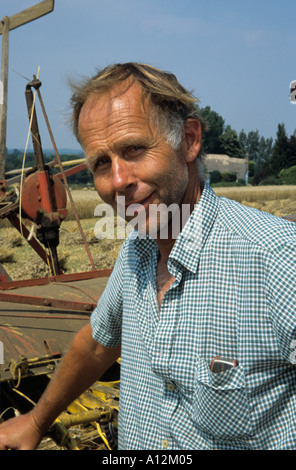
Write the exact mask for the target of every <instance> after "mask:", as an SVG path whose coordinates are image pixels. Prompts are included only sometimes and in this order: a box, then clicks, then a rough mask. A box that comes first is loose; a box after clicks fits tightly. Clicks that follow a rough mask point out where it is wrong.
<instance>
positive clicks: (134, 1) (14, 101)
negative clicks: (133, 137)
mask: <svg viewBox="0 0 296 470" xmlns="http://www.w3.org/2000/svg"><path fill="white" fill-rule="evenodd" d="M37 3H39V2H38V0H1V1H0V19H2V18H3V17H4V16H12V15H14V14H16V13H18V12H20V11H22V10H24V9H26V8H29V7H31V6H33V5H35V4H37ZM295 13H296V4H295V0H281V1H280V0H245V1H242V0H223V1H222V0H182V1H181V0H55V8H54V11H53V12H52V13H50V14H48V15H46V16H44V17H42V18H40V19H37V20H35V21H33V22H31V23H28V24H26V25H24V26H21V27H19V28H17V29H14V30H13V31H11V32H10V35H9V83H8V122H7V147H8V148H9V149H14V148H20V149H22V148H24V147H25V144H26V140H27V135H28V126H29V122H28V118H27V110H26V104H25V95H24V92H25V87H26V84H27V81H28V80H31V79H32V78H33V75H37V72H38V69H39V78H40V80H41V82H42V87H41V89H40V91H41V95H42V98H43V101H44V105H45V108H46V111H47V114H48V118H49V122H50V125H51V128H52V132H53V135H54V138H55V141H56V144H57V147H58V148H59V149H62V148H72V149H79V148H80V147H79V144H78V143H77V142H76V140H75V138H74V137H73V136H72V132H71V129H70V126H69V115H70V105H69V102H70V96H71V90H70V88H69V83H68V80H69V79H74V80H80V79H81V78H83V77H86V76H92V75H94V73H96V71H97V69H101V68H103V67H105V66H107V65H109V64H112V63H115V62H129V61H136V62H142V63H147V64H151V65H153V66H156V67H159V68H161V69H163V70H166V71H170V72H172V73H174V74H175V75H176V76H177V78H178V79H179V81H180V82H181V83H182V84H183V85H184V86H185V87H186V88H187V89H189V90H191V91H193V93H194V94H195V96H196V97H198V98H199V100H200V106H201V107H205V106H210V108H211V109H212V110H214V111H216V112H217V113H219V114H220V115H221V116H222V117H223V119H224V120H225V124H226V125H230V126H231V127H232V128H233V129H235V130H236V131H237V133H239V132H240V131H241V130H242V129H244V131H245V132H246V133H248V132H250V131H255V130H258V131H259V134H260V136H264V137H266V138H268V137H272V138H273V139H275V137H276V132H277V127H278V124H279V123H284V124H285V127H286V131H287V134H288V136H290V135H291V134H292V133H293V132H294V130H295V129H296V106H294V105H292V104H291V102H290V101H289V85H290V82H291V81H293V80H296V47H295V44H296V27H295V21H296V20H295ZM0 41H1V39H0ZM36 109H37V116H38V123H39V129H40V134H41V141H42V145H43V148H44V149H49V148H52V145H51V141H50V137H49V134H48V131H47V129H46V127H45V124H44V119H43V116H42V113H41V110H40V108H39V107H38V102H37V108H36ZM29 149H32V143H31V140H30V143H29Z"/></svg>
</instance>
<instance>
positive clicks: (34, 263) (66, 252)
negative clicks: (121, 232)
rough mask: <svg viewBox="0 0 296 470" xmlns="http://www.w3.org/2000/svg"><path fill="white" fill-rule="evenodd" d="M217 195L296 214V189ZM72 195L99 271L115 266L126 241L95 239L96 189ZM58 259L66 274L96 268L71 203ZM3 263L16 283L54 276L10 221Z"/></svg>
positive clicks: (1, 238)
mask: <svg viewBox="0 0 296 470" xmlns="http://www.w3.org/2000/svg"><path fill="white" fill-rule="evenodd" d="M215 192H216V194H217V195H218V196H226V197H228V198H230V199H234V200H237V201H238V202H240V203H242V204H244V205H248V206H250V207H255V208H257V209H259V210H262V211H265V212H269V213H271V214H274V215H276V216H279V217H283V216H285V215H288V214H295V213H296V186H264V187H240V188H216V189H215ZM72 196H73V199H74V202H75V207H76V210H77V212H78V215H79V219H80V221H81V225H82V227H83V231H84V233H85V236H86V239H87V242H88V245H89V249H90V251H91V254H92V257H93V260H94V263H95V266H96V269H107V268H111V267H113V265H114V263H115V260H116V257H117V254H118V252H119V249H120V246H121V244H122V242H123V240H122V239H117V237H115V239H113V240H112V239H111V240H109V239H103V240H98V239H97V238H96V237H95V232H94V228H95V224H96V222H97V221H98V217H95V216H94V209H95V207H96V206H97V205H98V204H100V203H101V202H102V201H101V200H100V198H99V196H98V195H97V193H96V192H95V191H94V190H92V189H88V190H72ZM58 256H59V259H60V264H61V268H62V269H63V272H64V273H72V272H83V271H89V270H91V269H92V268H91V265H90V262H89V259H88V256H87V252H86V249H85V246H84V242H83V240H82V237H81V235H80V231H79V228H78V225H77V222H76V220H75V217H74V214H73V211H72V208H71V206H70V205H69V204H68V217H67V219H66V220H65V221H64V222H63V223H62V226H61V229H60V244H59V246H58ZM0 263H1V264H2V265H3V267H4V268H5V269H6V271H7V272H8V274H9V275H10V277H11V278H12V279H13V280H18V279H29V278H36V277H43V276H46V275H48V274H50V272H49V269H48V266H47V265H46V264H45V263H44V262H43V261H42V260H40V258H39V257H38V255H37V254H36V253H35V252H34V251H33V250H32V248H31V247H30V246H29V245H28V243H27V242H26V240H25V239H24V238H22V237H21V235H20V234H19V233H18V232H17V231H16V230H15V229H14V228H12V227H10V226H9V223H8V222H7V221H0Z"/></svg>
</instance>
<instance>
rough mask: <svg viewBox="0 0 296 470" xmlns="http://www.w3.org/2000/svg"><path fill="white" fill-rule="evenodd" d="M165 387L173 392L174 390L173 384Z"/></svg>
mask: <svg viewBox="0 0 296 470" xmlns="http://www.w3.org/2000/svg"><path fill="white" fill-rule="evenodd" d="M167 388H168V390H169V391H170V392H173V391H174V390H175V385H174V384H168V386H167Z"/></svg>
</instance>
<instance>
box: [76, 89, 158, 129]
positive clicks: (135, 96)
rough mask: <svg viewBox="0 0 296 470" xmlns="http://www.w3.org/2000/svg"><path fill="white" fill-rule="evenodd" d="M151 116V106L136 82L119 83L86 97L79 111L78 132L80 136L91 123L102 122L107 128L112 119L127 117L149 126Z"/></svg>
mask: <svg viewBox="0 0 296 470" xmlns="http://www.w3.org/2000/svg"><path fill="white" fill-rule="evenodd" d="M151 114H152V106H151V104H150V102H149V101H148V99H147V98H146V97H145V96H144V95H143V91H142V88H141V86H140V85H139V84H138V83H137V82H132V83H120V84H118V85H117V86H116V87H114V88H112V89H111V90H108V91H106V92H104V93H102V94H98V93H96V92H93V93H91V94H90V95H89V96H88V98H87V99H86V101H85V103H84V105H83V106H82V108H81V111H80V115H79V120H78V131H79V134H80V136H81V133H82V132H83V130H84V129H85V127H86V126H88V125H89V124H90V123H91V122H95V121H104V123H105V124H106V125H107V126H108V123H110V122H111V121H113V120H114V119H117V120H119V119H120V118H122V119H123V118H125V119H126V117H128V116H130V117H131V118H133V119H139V120H141V121H142V120H145V121H146V123H147V124H149V122H150V119H151ZM149 127H150V126H149Z"/></svg>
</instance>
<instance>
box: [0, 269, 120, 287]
mask: <svg viewBox="0 0 296 470" xmlns="http://www.w3.org/2000/svg"><path fill="white" fill-rule="evenodd" d="M111 272H112V269H103V270H99V271H86V272H82V273H73V274H59V275H57V276H48V277H39V278H36V279H22V280H19V281H10V282H2V283H0V290H7V289H15V288H17V287H30V286H43V285H46V284H50V283H52V282H73V281H82V280H86V279H94V278H100V277H109V276H110V274H111Z"/></svg>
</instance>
